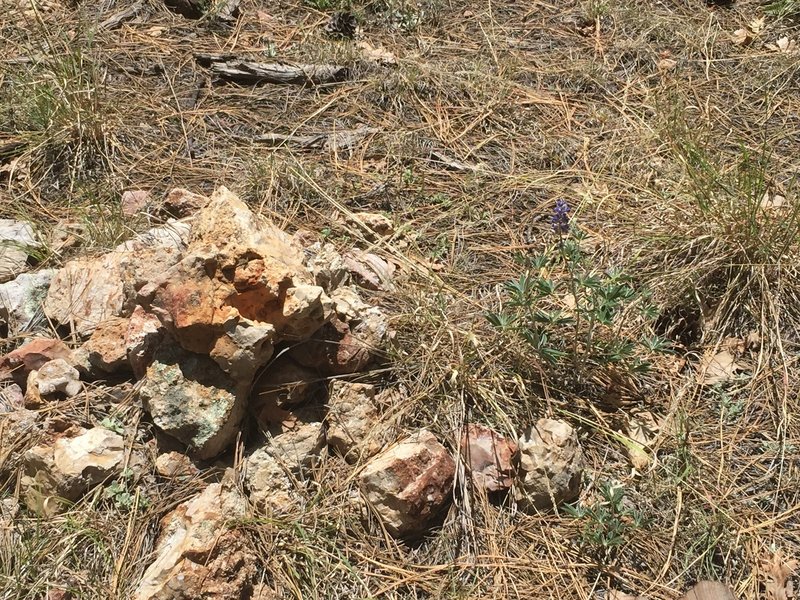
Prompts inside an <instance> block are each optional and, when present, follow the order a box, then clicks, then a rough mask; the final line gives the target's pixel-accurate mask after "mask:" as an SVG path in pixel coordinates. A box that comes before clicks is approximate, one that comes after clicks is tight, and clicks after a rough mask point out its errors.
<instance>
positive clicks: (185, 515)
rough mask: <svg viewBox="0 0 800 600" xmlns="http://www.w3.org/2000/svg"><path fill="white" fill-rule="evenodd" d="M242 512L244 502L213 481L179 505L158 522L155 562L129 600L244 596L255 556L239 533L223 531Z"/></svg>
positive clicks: (232, 489)
mask: <svg viewBox="0 0 800 600" xmlns="http://www.w3.org/2000/svg"><path fill="white" fill-rule="evenodd" d="M246 514H247V501H246V500H245V498H244V497H243V496H242V495H241V494H240V493H239V492H238V491H236V489H235V487H234V486H233V485H230V484H228V483H227V482H223V483H221V484H220V483H212V484H210V485H209V486H208V487H207V488H206V489H205V490H204V491H203V492H202V493H201V494H200V495H198V496H196V497H195V498H193V499H192V500H189V501H187V502H184V503H182V504H180V505H179V506H178V507H177V508H176V509H175V510H173V511H172V512H171V513H169V514H168V515H167V516H165V517H164V518H163V519H162V520H161V533H160V534H159V537H158V541H157V542H156V548H155V552H154V555H155V560H154V561H153V563H152V564H151V565H150V566H149V567H148V568H147V570H146V571H145V572H144V575H143V576H142V579H141V581H140V582H139V585H138V586H137V588H136V590H135V592H134V593H133V599H134V600H188V599H190V598H198V599H199V598H245V597H247V596H246V593H248V592H249V590H250V589H251V588H252V584H253V580H254V578H255V574H256V557H255V555H254V554H253V552H252V550H250V549H249V547H248V544H247V542H246V539H245V537H244V535H243V534H242V533H241V531H239V530H237V529H228V527H227V524H228V523H229V522H230V521H231V520H233V519H241V518H243V517H244V516H245V515H246Z"/></svg>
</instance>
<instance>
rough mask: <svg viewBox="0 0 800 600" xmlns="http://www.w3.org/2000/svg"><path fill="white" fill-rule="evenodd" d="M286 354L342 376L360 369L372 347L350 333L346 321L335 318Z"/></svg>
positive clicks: (320, 370) (370, 354) (363, 366)
mask: <svg viewBox="0 0 800 600" xmlns="http://www.w3.org/2000/svg"><path fill="white" fill-rule="evenodd" d="M289 356H291V357H292V358H293V359H294V360H295V361H297V362H298V363H300V364H301V365H303V366H304V367H307V368H310V369H316V370H317V371H319V372H320V373H322V374H323V375H344V374H347V373H356V372H358V371H362V370H363V369H364V368H365V367H366V366H367V365H368V364H369V363H370V361H371V360H372V348H371V347H370V346H369V345H367V344H365V343H363V342H362V340H360V339H359V338H357V337H356V336H355V335H353V333H352V332H351V331H350V327H349V326H348V325H347V323H345V322H343V321H341V320H339V319H338V318H334V319H333V320H331V322H330V323H328V324H327V325H325V326H324V327H322V328H321V329H320V330H319V331H317V333H316V334H314V336H312V337H311V339H310V340H308V341H307V342H304V343H301V344H298V345H297V346H295V347H294V348H292V350H291V351H290V352H289Z"/></svg>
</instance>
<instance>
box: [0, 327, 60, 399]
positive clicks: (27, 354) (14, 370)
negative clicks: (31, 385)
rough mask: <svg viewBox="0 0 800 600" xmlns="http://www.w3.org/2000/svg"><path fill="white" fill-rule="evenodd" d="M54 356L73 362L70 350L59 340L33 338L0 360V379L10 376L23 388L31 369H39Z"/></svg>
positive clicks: (54, 357)
mask: <svg viewBox="0 0 800 600" xmlns="http://www.w3.org/2000/svg"><path fill="white" fill-rule="evenodd" d="M56 358H63V359H64V360H66V361H67V362H68V363H70V364H71V363H73V362H74V357H73V356H72V351H71V350H70V349H69V348H68V347H67V345H66V344H65V343H64V342H62V341H61V340H55V339H50V338H34V339H32V340H31V341H29V342H28V343H27V344H25V345H24V346H20V347H19V348H17V349H16V350H13V351H12V352H9V353H8V354H6V355H5V356H4V357H3V358H2V359H1V360H0V379H4V378H6V377H7V376H11V377H13V378H14V381H16V382H17V384H18V385H20V386H21V387H23V388H24V387H25V386H26V385H27V381H28V375H29V374H30V372H31V371H37V370H39V369H41V368H42V366H43V365H44V364H45V363H47V362H49V361H51V360H53V359H56Z"/></svg>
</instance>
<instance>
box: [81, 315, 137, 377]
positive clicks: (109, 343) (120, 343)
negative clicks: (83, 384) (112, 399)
mask: <svg viewBox="0 0 800 600" xmlns="http://www.w3.org/2000/svg"><path fill="white" fill-rule="evenodd" d="M129 327H130V319H127V318H124V317H111V318H110V319H106V320H105V321H103V322H102V323H100V324H99V325H98V326H97V328H96V329H95V330H94V332H93V333H92V335H91V337H90V338H89V339H88V340H87V341H86V343H84V344H83V346H82V347H81V348H80V349H79V350H78V351H77V352H76V353H80V354H82V355H83V356H85V357H86V362H87V363H88V365H87V366H88V367H89V373H91V374H92V375H95V376H102V375H110V374H114V373H119V372H123V371H126V370H129V369H130V364H129V363H128V351H127V348H126V345H125V336H126V334H127V332H128V328H129Z"/></svg>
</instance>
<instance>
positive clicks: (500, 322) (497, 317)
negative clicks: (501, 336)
mask: <svg viewBox="0 0 800 600" xmlns="http://www.w3.org/2000/svg"><path fill="white" fill-rule="evenodd" d="M484 316H485V317H486V320H487V321H489V323H491V324H492V325H493V326H495V327H497V328H498V329H500V330H502V331H506V330H508V329H512V328H513V327H514V324H515V323H516V322H517V318H518V317H517V316H516V315H511V314H508V313H495V312H487V313H486V314H485V315H484Z"/></svg>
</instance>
